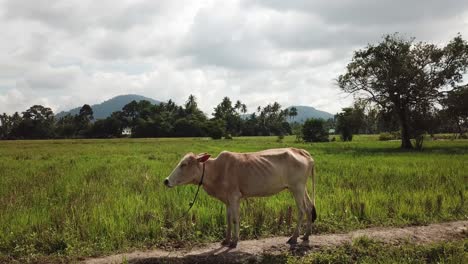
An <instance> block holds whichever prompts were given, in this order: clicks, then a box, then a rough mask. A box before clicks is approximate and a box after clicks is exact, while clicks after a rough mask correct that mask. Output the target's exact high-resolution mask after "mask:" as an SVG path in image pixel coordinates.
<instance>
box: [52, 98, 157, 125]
mask: <svg viewBox="0 0 468 264" xmlns="http://www.w3.org/2000/svg"><path fill="white" fill-rule="evenodd" d="M133 100H135V101H137V102H139V101H142V100H147V101H150V102H151V103H152V104H159V103H160V101H158V100H154V99H152V98H149V97H145V96H142V95H137V94H126V95H119V96H116V97H113V98H111V99H109V100H107V101H104V102H102V103H100V104H94V105H91V108H92V109H93V112H94V118H95V119H104V118H106V117H108V116H110V115H111V114H112V112H115V111H120V110H122V108H123V107H124V106H125V105H126V104H128V103H130V102H131V101H133ZM80 109H81V106H80V107H77V108H73V109H71V110H69V111H62V112H60V113H58V114H57V115H56V116H55V117H56V118H60V117H63V116H65V115H67V114H72V115H77V114H78V113H79V112H80Z"/></svg>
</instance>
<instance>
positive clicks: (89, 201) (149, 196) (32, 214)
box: [0, 135, 468, 259]
mask: <svg viewBox="0 0 468 264" xmlns="http://www.w3.org/2000/svg"><path fill="white" fill-rule="evenodd" d="M377 139H378V136H359V135H358V136H355V137H354V140H353V141H352V142H328V143H313V144H303V143H295V142H294V140H295V138H294V136H286V137H285V138H284V139H283V143H277V142H276V137H242V138H236V140H222V141H219V140H209V139H206V138H195V139H188V138H177V139H174V138H162V139H106V140H99V139H92V140H87V139H81V140H48V141H4V142H2V144H0V179H1V180H2V184H0V201H1V202H0V215H1V217H0V255H2V256H5V257H6V258H8V259H10V258H13V259H18V258H23V257H36V256H37V257H40V256H43V255H47V256H75V257H76V256H90V255H96V254H106V253H109V252H116V251H124V250H130V249H133V248H146V247H158V246H161V245H165V246H170V245H174V244H176V245H179V246H181V245H184V244H185V245H186V244H188V243H196V242H202V241H203V242H208V241H219V240H220V239H221V238H222V236H223V233H224V231H223V230H224V228H225V208H224V205H223V204H222V203H221V202H219V201H217V200H215V199H213V198H211V197H210V196H208V195H207V194H206V193H205V192H203V191H201V192H200V195H199V197H198V201H197V203H196V205H195V207H194V208H193V209H192V211H191V212H190V214H189V216H188V217H187V218H186V219H183V220H181V221H180V222H177V223H171V222H170V221H171V220H173V219H176V218H178V217H180V216H181V215H182V214H183V212H184V211H185V210H186V209H187V203H188V202H189V201H190V200H191V199H192V198H193V195H194V192H195V189H196V186H184V187H179V188H173V189H167V188H166V187H165V186H164V185H163V179H164V178H165V177H167V176H168V175H169V174H170V172H171V171H172V170H173V169H174V166H175V164H177V162H178V161H179V159H180V158H181V157H182V156H183V155H184V154H186V153H187V152H194V153H201V152H209V153H210V154H212V155H213V156H215V157H216V155H218V154H219V153H220V152H221V151H223V150H231V151H238V152H251V151H258V150H262V149H267V148H275V147H282V146H284V145H287V146H291V147H297V148H304V149H306V150H307V151H309V152H310V153H311V154H312V156H313V157H314V160H315V162H316V164H317V166H316V174H317V179H316V181H317V187H316V193H317V196H316V202H317V208H318V219H317V222H316V225H315V229H314V232H315V233H323V232H338V231H346V230H351V229H356V228H364V227H369V226H402V225H411V224H423V223H430V222H439V221H448V220H454V219H465V217H466V215H467V214H468V203H466V197H468V190H467V189H466V188H465V186H466V167H467V163H466V161H467V155H468V152H467V151H468V147H467V146H468V145H467V144H468V142H467V141H464V140H453V141H428V142H427V143H426V145H425V150H424V151H422V152H412V151H401V150H399V149H398V143H397V142H388V141H386V142H382V141H378V140H377ZM441 164H443V166H441ZM308 188H311V186H310V182H309V185H308ZM289 208H293V209H292V210H291V209H289ZM294 208H295V205H294V199H292V198H291V195H290V194H289V193H288V192H282V193H280V194H278V195H275V196H272V197H268V198H253V199H248V200H246V201H244V202H243V203H242V206H241V215H242V218H241V223H242V229H241V238H242V239H247V238H254V237H258V236H267V235H289V234H290V232H291V228H292V227H293V225H294V218H295V215H296V212H295V209H294Z"/></svg>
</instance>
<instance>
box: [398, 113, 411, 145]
mask: <svg viewBox="0 0 468 264" xmlns="http://www.w3.org/2000/svg"><path fill="white" fill-rule="evenodd" d="M398 116H399V118H400V127H401V148H402V149H412V148H413V145H412V144H411V138H410V131H409V124H408V117H407V115H406V110H405V109H404V108H400V111H399V112H398Z"/></svg>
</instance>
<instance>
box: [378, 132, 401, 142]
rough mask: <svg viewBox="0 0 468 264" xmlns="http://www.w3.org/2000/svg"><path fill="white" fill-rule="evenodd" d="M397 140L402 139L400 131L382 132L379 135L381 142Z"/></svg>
mask: <svg viewBox="0 0 468 264" xmlns="http://www.w3.org/2000/svg"><path fill="white" fill-rule="evenodd" d="M397 139H401V134H400V131H395V132H382V133H380V135H379V140H380V141H387V140H397Z"/></svg>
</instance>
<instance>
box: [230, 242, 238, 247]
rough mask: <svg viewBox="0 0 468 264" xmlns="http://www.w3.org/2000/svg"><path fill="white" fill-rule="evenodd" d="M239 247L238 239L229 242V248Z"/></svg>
mask: <svg viewBox="0 0 468 264" xmlns="http://www.w3.org/2000/svg"><path fill="white" fill-rule="evenodd" d="M236 247H237V241H231V243H229V248H236Z"/></svg>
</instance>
